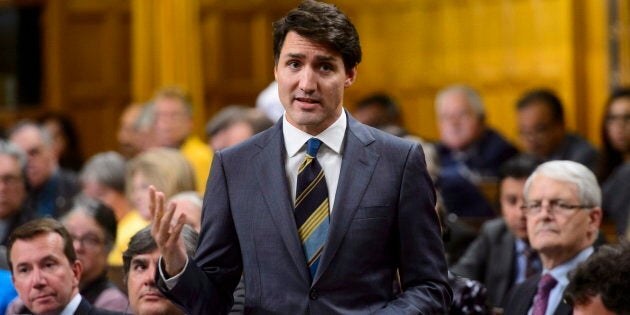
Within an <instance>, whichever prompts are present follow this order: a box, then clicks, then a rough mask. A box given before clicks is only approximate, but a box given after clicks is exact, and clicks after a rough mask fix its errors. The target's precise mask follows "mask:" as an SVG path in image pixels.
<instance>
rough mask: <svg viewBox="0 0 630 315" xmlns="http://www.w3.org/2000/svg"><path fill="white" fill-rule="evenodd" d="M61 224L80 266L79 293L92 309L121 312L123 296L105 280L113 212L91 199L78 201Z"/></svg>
mask: <svg viewBox="0 0 630 315" xmlns="http://www.w3.org/2000/svg"><path fill="white" fill-rule="evenodd" d="M61 222H62V223H63V224H64V226H65V227H66V229H67V230H68V233H70V236H72V239H73V245H74V250H75V251H76V253H77V258H78V259H79V260H80V261H81V264H82V265H83V271H82V272H81V280H80V282H79V291H80V293H81V295H82V296H83V297H84V298H86V299H87V300H88V301H89V302H90V303H91V304H92V305H94V306H95V307H99V308H104V309H108V310H113V311H120V312H124V311H126V310H127V307H128V304H129V302H128V300H127V296H126V295H125V294H124V293H123V292H122V291H121V290H120V289H119V288H118V287H116V285H115V284H114V283H113V282H111V281H110V280H109V279H108V277H107V256H108V254H109V252H110V250H111V249H112V246H113V245H114V239H116V217H115V216H114V212H113V211H112V210H111V209H110V208H109V207H107V206H105V205H104V204H102V203H100V202H98V201H97V200H94V199H88V198H79V199H77V200H76V202H75V205H74V207H73V208H72V209H71V210H70V212H68V213H67V214H66V215H65V216H63V218H62V219H61Z"/></svg>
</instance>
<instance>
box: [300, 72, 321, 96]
mask: <svg viewBox="0 0 630 315" xmlns="http://www.w3.org/2000/svg"><path fill="white" fill-rule="evenodd" d="M299 88H300V90H302V91H304V92H305V93H307V94H310V93H312V92H314V91H315V90H316V89H317V73H316V71H315V70H314V69H313V68H311V67H304V69H303V70H302V73H301V75H300V84H299Z"/></svg>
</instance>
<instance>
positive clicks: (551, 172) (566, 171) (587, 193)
mask: <svg viewBox="0 0 630 315" xmlns="http://www.w3.org/2000/svg"><path fill="white" fill-rule="evenodd" d="M538 175H542V176H545V177H549V178H553V179H555V180H559V181H563V182H568V183H571V184H575V186H576V187H577V189H578V196H579V198H580V202H581V203H582V204H584V205H588V206H591V207H600V206H601V204H602V191H601V189H600V188H599V184H598V183H597V178H596V177H595V174H593V172H592V171H591V170H589V169H588V168H587V167H586V166H584V165H582V164H580V163H577V162H573V161H567V160H563V161H549V162H545V163H543V164H541V165H539V166H538V167H537V168H536V170H535V171H534V173H532V175H530V176H529V178H527V181H526V182H525V189H524V193H525V198H527V195H528V194H529V189H530V187H531V185H532V182H533V181H534V179H535V178H536V176H538Z"/></svg>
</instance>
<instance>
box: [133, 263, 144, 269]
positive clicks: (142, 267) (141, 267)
mask: <svg viewBox="0 0 630 315" xmlns="http://www.w3.org/2000/svg"><path fill="white" fill-rule="evenodd" d="M145 269H147V267H146V266H145V265H142V264H137V265H134V266H133V270H145Z"/></svg>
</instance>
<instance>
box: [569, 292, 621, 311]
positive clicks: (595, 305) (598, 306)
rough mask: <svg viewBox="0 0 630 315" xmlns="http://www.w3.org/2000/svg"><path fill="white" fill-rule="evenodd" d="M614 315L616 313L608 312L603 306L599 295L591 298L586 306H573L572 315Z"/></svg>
mask: <svg viewBox="0 0 630 315" xmlns="http://www.w3.org/2000/svg"><path fill="white" fill-rule="evenodd" d="M594 314H597V315H616V314H617V313H615V312H613V311H610V310H608V309H607V308H606V306H604V303H603V302H602V299H601V298H600V297H599V295H597V296H595V297H591V298H590V299H589V300H588V302H587V303H586V304H582V305H574V306H573V315H594Z"/></svg>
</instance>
